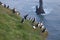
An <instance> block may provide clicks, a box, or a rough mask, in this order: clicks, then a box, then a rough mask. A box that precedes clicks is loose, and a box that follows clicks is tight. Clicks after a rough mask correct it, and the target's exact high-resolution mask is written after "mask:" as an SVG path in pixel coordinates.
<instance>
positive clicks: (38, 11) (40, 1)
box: [36, 0, 45, 14]
mask: <svg viewBox="0 0 60 40" xmlns="http://www.w3.org/2000/svg"><path fill="white" fill-rule="evenodd" d="M36 13H37V14H43V13H45V11H44V9H43V1H42V0H39V7H38V5H36Z"/></svg>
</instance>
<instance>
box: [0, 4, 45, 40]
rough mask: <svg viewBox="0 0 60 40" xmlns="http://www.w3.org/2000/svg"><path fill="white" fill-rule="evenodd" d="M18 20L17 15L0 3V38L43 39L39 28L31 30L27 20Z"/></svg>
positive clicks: (1, 39) (6, 39)
mask: <svg viewBox="0 0 60 40" xmlns="http://www.w3.org/2000/svg"><path fill="white" fill-rule="evenodd" d="M20 21H21V17H20V16H19V15H18V16H17V15H16V14H14V13H12V11H11V10H9V9H7V8H4V7H3V6H1V5H0V40H44V39H43V38H42V37H41V36H40V33H39V32H40V30H33V28H32V26H31V23H30V21H29V20H26V21H25V22H24V23H20Z"/></svg>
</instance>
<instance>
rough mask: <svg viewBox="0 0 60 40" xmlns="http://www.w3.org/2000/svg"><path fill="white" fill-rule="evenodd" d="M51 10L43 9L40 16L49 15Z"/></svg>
mask: <svg viewBox="0 0 60 40" xmlns="http://www.w3.org/2000/svg"><path fill="white" fill-rule="evenodd" d="M52 10H53V9H51V8H47V9H44V11H45V14H41V15H48V14H50V13H51V11H52Z"/></svg>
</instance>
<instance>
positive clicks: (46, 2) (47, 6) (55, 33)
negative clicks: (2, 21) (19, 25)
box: [0, 0, 60, 40]
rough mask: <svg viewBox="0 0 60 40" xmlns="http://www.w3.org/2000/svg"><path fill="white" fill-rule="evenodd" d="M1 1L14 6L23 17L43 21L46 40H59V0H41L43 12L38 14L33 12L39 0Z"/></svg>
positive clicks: (11, 6)
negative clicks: (45, 29) (46, 32)
mask: <svg viewBox="0 0 60 40" xmlns="http://www.w3.org/2000/svg"><path fill="white" fill-rule="evenodd" d="M0 1H1V2H2V3H4V4H6V5H9V6H10V8H11V9H12V8H16V10H18V11H19V12H20V13H21V14H20V15H21V16H22V17H23V16H24V15H26V14H29V16H28V17H31V18H34V17H35V18H36V21H37V22H40V21H43V22H44V25H45V27H46V28H47V29H48V32H49V35H48V38H47V40H60V0H43V7H44V11H45V14H44V15H42V16H40V15H36V13H35V6H36V5H38V4H39V2H38V1H39V0H0Z"/></svg>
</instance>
